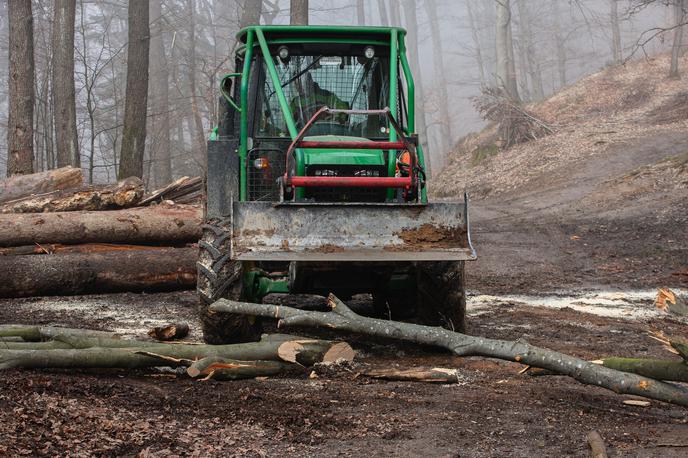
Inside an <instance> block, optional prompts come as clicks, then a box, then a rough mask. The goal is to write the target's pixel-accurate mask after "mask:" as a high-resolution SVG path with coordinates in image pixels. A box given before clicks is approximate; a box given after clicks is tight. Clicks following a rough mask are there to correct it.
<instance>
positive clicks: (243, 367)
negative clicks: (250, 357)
mask: <svg viewBox="0 0 688 458" xmlns="http://www.w3.org/2000/svg"><path fill="white" fill-rule="evenodd" d="M297 367H298V366H296V365H294V364H289V363H285V362H280V361H239V360H236V359H226V358H218V357H209V358H203V359H200V360H198V361H195V362H194V363H192V364H191V366H189V367H188V368H187V369H186V373H187V374H188V375H189V376H190V377H194V378H196V377H201V376H203V377H205V378H204V380H209V379H214V380H241V379H247V378H256V377H267V376H270V375H277V374H283V373H286V372H292V371H295V370H298V369H297Z"/></svg>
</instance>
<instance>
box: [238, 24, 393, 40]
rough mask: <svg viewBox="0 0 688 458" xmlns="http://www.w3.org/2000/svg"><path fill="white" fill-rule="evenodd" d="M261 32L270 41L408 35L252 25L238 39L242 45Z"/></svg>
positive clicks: (385, 30)
mask: <svg viewBox="0 0 688 458" xmlns="http://www.w3.org/2000/svg"><path fill="white" fill-rule="evenodd" d="M251 30H253V31H255V30H261V31H262V32H263V33H264V34H265V38H266V39H267V40H268V41H270V40H279V39H289V38H291V39H298V38H309V39H317V38H327V39H333V38H334V39H340V40H342V41H346V39H347V38H348V39H356V40H374V41H388V40H389V39H390V37H391V33H392V31H397V32H398V33H399V35H400V36H404V35H406V29H403V28H401V27H362V26H360V27H359V26H340V25H337V26H330V25H327V26H325V25H252V26H249V27H245V28H243V29H241V30H240V31H239V32H238V33H237V35H236V38H237V40H239V41H240V42H241V43H246V36H247V34H248V32H249V31H251Z"/></svg>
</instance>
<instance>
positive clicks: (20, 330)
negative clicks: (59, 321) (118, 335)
mask: <svg viewBox="0 0 688 458" xmlns="http://www.w3.org/2000/svg"><path fill="white" fill-rule="evenodd" d="M61 335H70V336H73V337H74V336H79V337H84V336H87V337H99V338H114V336H115V333H113V332H108V331H96V330H93V329H74V328H61V327H57V326H34V325H27V324H3V325H0V337H19V338H21V339H22V340H24V341H26V342H40V341H42V340H50V339H54V338H55V337H56V336H61Z"/></svg>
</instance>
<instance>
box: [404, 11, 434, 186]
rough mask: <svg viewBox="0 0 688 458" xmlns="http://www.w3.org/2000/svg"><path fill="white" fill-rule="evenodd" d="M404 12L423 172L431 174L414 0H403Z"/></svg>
mask: <svg viewBox="0 0 688 458" xmlns="http://www.w3.org/2000/svg"><path fill="white" fill-rule="evenodd" d="M403 1H404V3H403V5H404V14H405V16H404V17H405V20H406V29H407V31H408V32H407V34H406V46H407V48H408V54H409V59H410V60H411V70H412V72H413V77H414V81H415V83H416V131H417V132H418V135H419V137H420V142H421V146H422V147H423V152H424V153H425V172H426V173H427V174H428V175H432V157H431V154H430V148H429V146H428V145H429V144H428V129H427V118H426V114H425V100H426V99H425V93H424V90H423V79H422V72H421V71H420V58H419V54H418V53H419V51H418V22H417V20H416V2H415V0H403Z"/></svg>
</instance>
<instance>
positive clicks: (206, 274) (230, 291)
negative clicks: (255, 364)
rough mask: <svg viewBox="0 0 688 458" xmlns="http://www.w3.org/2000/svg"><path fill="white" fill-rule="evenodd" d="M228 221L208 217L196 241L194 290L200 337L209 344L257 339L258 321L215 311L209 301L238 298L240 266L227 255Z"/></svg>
mask: <svg viewBox="0 0 688 458" xmlns="http://www.w3.org/2000/svg"><path fill="white" fill-rule="evenodd" d="M228 222H229V221H228V220H211V221H208V222H207V224H204V225H203V235H202V238H201V240H200V241H199V242H198V248H199V255H198V262H197V263H196V268H197V272H198V280H197V284H196V290H197V291H198V296H199V298H200V304H199V318H200V320H201V326H202V330H203V340H205V342H206V343H209V344H213V345H222V344H229V343H239V342H253V341H257V340H260V334H261V331H262V329H261V328H262V326H261V324H260V320H258V319H257V318H255V317H247V316H245V315H234V314H231V313H216V312H212V311H210V310H209V308H208V307H209V306H210V304H212V303H213V302H215V301H216V300H218V299H220V298H226V299H233V300H241V299H242V265H241V262H240V261H232V260H230V258H229V247H230V233H229V231H228V229H227V228H228V227H229V226H228Z"/></svg>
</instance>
